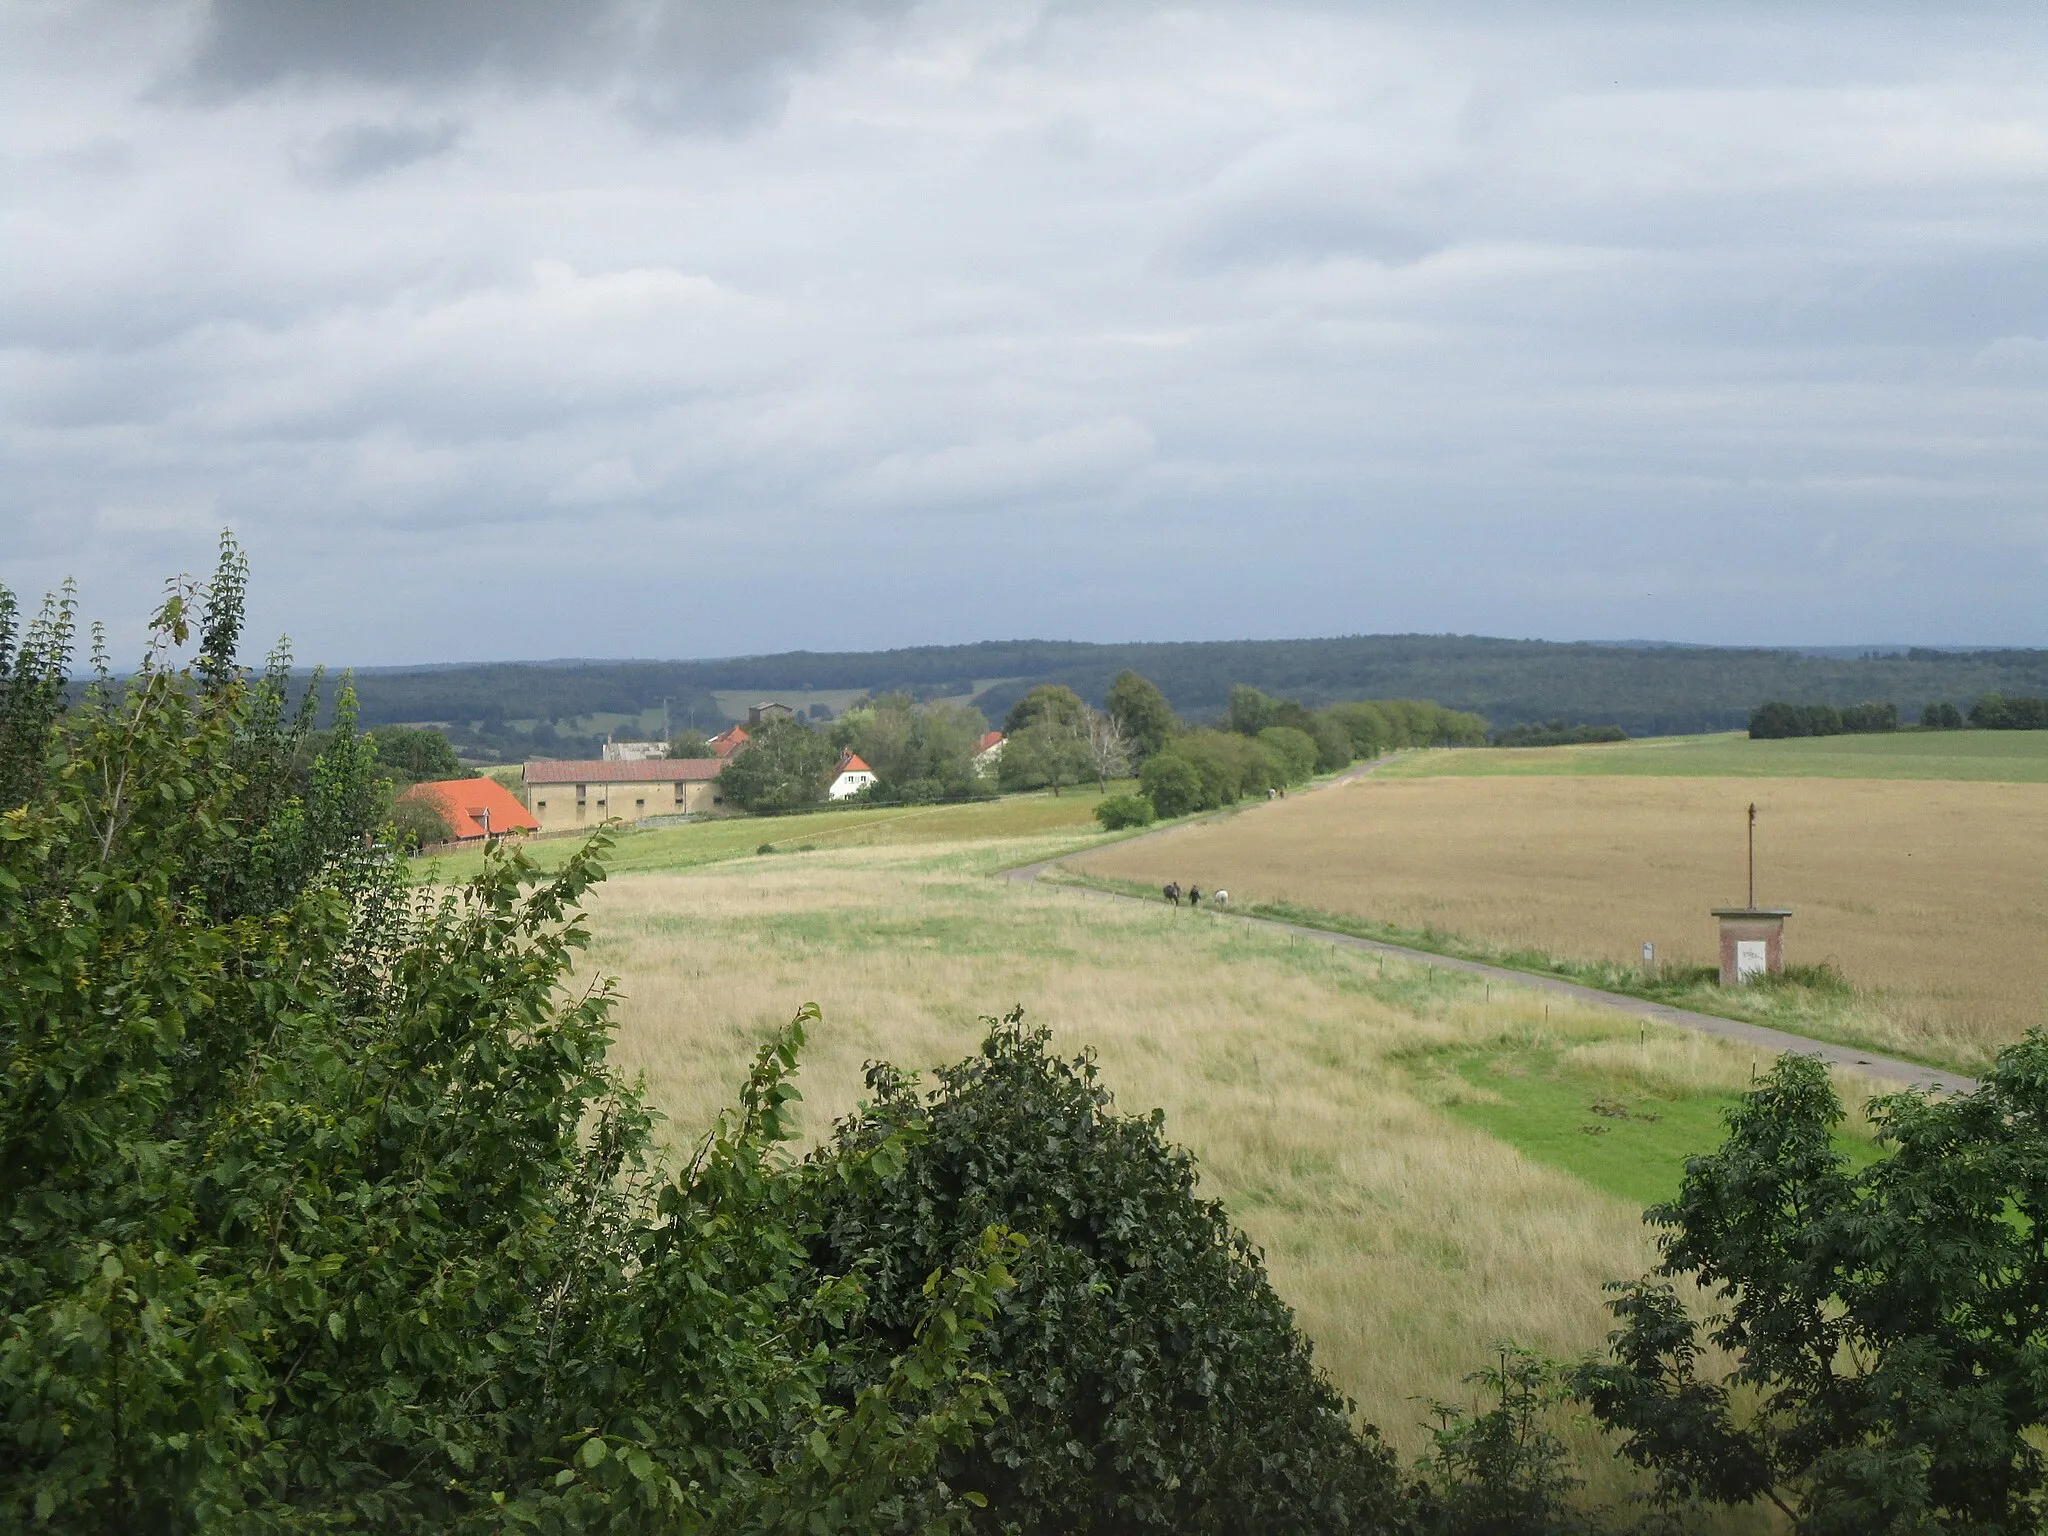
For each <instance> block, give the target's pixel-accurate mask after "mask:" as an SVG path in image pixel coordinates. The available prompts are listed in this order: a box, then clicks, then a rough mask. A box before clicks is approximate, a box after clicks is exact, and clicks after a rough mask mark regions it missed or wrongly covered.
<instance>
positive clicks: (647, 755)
mask: <svg viewBox="0 0 2048 1536" xmlns="http://www.w3.org/2000/svg"><path fill="white" fill-rule="evenodd" d="M667 756H668V743H667V742H665V741H608V742H606V743H605V744H604V760H605V761H606V762H608V763H651V762H655V761H657V760H658V759H660V758H664V757H667Z"/></svg>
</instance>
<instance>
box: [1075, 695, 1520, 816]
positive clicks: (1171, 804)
mask: <svg viewBox="0 0 2048 1536" xmlns="http://www.w3.org/2000/svg"><path fill="white" fill-rule="evenodd" d="M1106 702H1107V704H1108V709H1107V711H1106V713H1107V715H1108V717H1109V719H1110V721H1111V722H1112V723H1113V724H1114V725H1115V726H1116V727H1117V728H1118V729H1119V731H1120V732H1121V733H1122V735H1123V736H1124V739H1125V740H1126V741H1128V742H1131V743H1133V744H1134V746H1135V750H1134V751H1133V753H1132V757H1133V759H1134V762H1135V764H1136V766H1137V771H1138V786H1139V795H1138V797H1136V798H1137V799H1140V800H1142V805H1139V804H1134V803H1132V800H1131V799H1129V798H1126V797H1121V796H1119V797H1114V798H1115V803H1114V804H1111V805H1108V806H1106V807H1105V809H1104V812H1103V813H1102V820H1103V821H1104V824H1105V825H1109V826H1131V825H1136V824H1139V823H1141V822H1143V821H1145V820H1148V819H1150V817H1151V816H1184V815H1186V814H1188V813H1189V812H1191V811H1203V810H1216V809H1219V808H1221V807H1223V806H1226V805H1230V804H1233V803H1234V802H1236V801H1238V800H1240V799H1243V798H1245V797H1246V796H1249V795H1261V794H1265V793H1267V792H1269V791H1274V790H1282V789H1286V788H1288V787H1289V786H1292V785H1295V784H1300V783H1303V782H1305V781H1306V780H1307V779H1309V778H1311V777H1313V776H1314V775H1315V774H1318V773H1331V772H1334V771H1336V770H1337V769H1340V768H1343V767H1345V766H1346V765H1348V764H1350V763H1352V762H1355V761H1358V760H1360V759H1367V760H1370V759H1372V758H1375V757H1379V756H1381V755H1382V754H1384V753H1387V752H1390V751H1395V750H1398V749H1400V748H1403V747H1415V746H1477V745H1479V744H1481V743H1483V742H1484V741H1485V740H1486V722H1485V721H1484V720H1482V719H1480V718H1479V716H1477V715H1472V714H1467V713H1464V712H1462V711H1459V710H1452V709H1445V708H1444V707H1443V706H1441V705H1439V704H1434V703H1431V702H1429V701H1427V700H1423V699H1383V700H1372V701H1356V702H1352V703H1347V704H1335V705H1332V706H1331V707H1329V708H1328V709H1323V710H1311V709H1309V708H1308V707H1307V706H1306V705H1304V704H1301V703H1299V702H1298V701H1296V700H1293V699H1276V698H1273V697H1271V696H1269V695H1267V694H1264V693H1261V692H1260V691H1259V690H1258V689H1256V688H1252V687H1248V686H1245V685H1243V684H1239V685H1238V686H1236V687H1234V688H1232V689H1231V690H1230V701H1229V707H1228V708H1227V709H1225V711H1224V712H1223V715H1222V717H1221V719H1220V720H1218V722H1217V724H1216V726H1214V727H1203V728H1190V727H1188V726H1185V725H1183V724H1182V723H1181V722H1180V721H1179V720H1177V719H1176V718H1175V717H1174V714H1173V711H1172V709H1171V708H1170V707H1168V705H1167V703H1166V697H1165V695H1164V694H1163V693H1161V692H1160V690H1159V689H1158V688H1157V687H1155V686H1154V685H1153V684H1152V683H1151V682H1149V681H1148V680H1147V679H1145V678H1143V677H1140V676H1139V675H1138V674H1137V673H1135V672H1125V673H1122V674H1120V675H1119V676H1118V677H1117V678H1116V680H1115V681H1114V682H1113V683H1112V684H1111V685H1110V689H1109V694H1108V698H1107V701H1106Z"/></svg>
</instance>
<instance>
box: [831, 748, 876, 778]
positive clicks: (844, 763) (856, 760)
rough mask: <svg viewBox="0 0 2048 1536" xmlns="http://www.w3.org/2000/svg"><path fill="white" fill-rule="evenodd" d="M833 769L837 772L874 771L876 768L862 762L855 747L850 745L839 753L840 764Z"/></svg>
mask: <svg viewBox="0 0 2048 1536" xmlns="http://www.w3.org/2000/svg"><path fill="white" fill-rule="evenodd" d="M833 771H834V772H836V773H873V772H874V771H875V770H874V769H872V768H870V767H869V766H868V765H867V764H866V763H864V762H862V761H861V760H860V757H859V755H858V754H857V753H856V752H855V751H854V750H853V748H851V747H848V748H847V749H846V750H845V751H844V752H842V753H840V754H839V766H838V768H836V769H835V770H833Z"/></svg>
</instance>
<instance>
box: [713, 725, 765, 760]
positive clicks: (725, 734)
mask: <svg viewBox="0 0 2048 1536" xmlns="http://www.w3.org/2000/svg"><path fill="white" fill-rule="evenodd" d="M752 739H753V738H752V737H750V736H748V735H747V733H746V732H745V731H743V730H741V729H740V728H739V727H738V726H736V725H735V726H731V727H729V728H727V729H726V730H723V731H720V732H719V733H718V734H717V735H716V736H714V737H712V738H711V740H709V741H708V742H706V743H705V745H706V746H708V747H709V748H711V750H712V751H713V752H716V753H717V754H718V755H719V756H720V757H731V756H732V755H733V753H735V752H737V751H739V749H740V748H741V747H744V746H745V745H746V744H747V743H748V742H749V741H751V740H752Z"/></svg>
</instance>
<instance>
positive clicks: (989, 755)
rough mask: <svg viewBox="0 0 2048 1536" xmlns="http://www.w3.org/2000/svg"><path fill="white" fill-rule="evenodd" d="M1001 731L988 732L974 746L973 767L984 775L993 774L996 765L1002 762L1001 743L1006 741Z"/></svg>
mask: <svg viewBox="0 0 2048 1536" xmlns="http://www.w3.org/2000/svg"><path fill="white" fill-rule="evenodd" d="M1007 739H1008V738H1006V737H1005V736H1004V735H1003V733H1002V732H1001V731H990V732H989V733H988V734H987V735H986V736H984V737H982V738H981V740H980V741H978V742H976V743H975V744H974V766H975V767H977V768H979V769H980V770H981V771H982V772H984V773H994V772H995V771H996V764H997V763H999V762H1001V761H1002V756H1003V742H1004V741H1005V740H1007Z"/></svg>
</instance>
